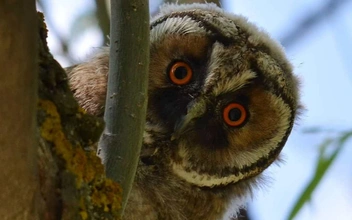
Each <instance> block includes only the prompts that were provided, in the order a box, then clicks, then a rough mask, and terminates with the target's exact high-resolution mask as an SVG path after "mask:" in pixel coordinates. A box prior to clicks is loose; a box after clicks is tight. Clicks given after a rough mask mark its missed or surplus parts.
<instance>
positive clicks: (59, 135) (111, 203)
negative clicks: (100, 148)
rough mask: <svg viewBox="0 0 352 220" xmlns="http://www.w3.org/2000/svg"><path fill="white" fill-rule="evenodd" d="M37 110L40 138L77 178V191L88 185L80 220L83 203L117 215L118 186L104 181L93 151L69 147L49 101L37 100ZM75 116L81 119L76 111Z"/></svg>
mask: <svg viewBox="0 0 352 220" xmlns="http://www.w3.org/2000/svg"><path fill="white" fill-rule="evenodd" d="M38 108H39V109H40V110H42V111H43V112H44V113H45V118H44V121H43V122H42V124H41V125H40V135H41V136H42V137H43V138H44V139H45V140H46V141H48V142H50V143H52V144H53V147H54V148H53V149H54V151H55V152H56V154H57V155H58V156H59V157H60V158H61V159H63V161H64V164H65V166H66V169H67V170H68V171H70V172H71V173H73V174H74V176H75V177H76V188H77V189H78V190H79V189H80V188H81V187H82V186H88V189H89V191H90V195H89V197H90V198H81V199H80V209H81V212H80V213H79V214H80V216H81V218H82V219H87V218H88V213H87V212H86V201H90V202H91V205H93V206H96V207H98V208H102V209H103V210H104V211H105V212H112V213H115V212H116V213H117V211H118V210H119V209H120V206H121V192H122V190H121V187H120V186H119V185H118V184H117V183H115V182H113V181H112V180H110V179H107V178H105V174H104V167H103V165H102V163H101V161H100V158H98V157H97V156H96V155H95V152H93V151H88V152H87V151H84V150H83V148H82V147H81V146H79V145H77V146H72V144H71V142H70V141H69V140H68V139H67V137H66V135H65V133H64V132H63V127H62V124H61V119H60V114H59V113H58V111H57V108H56V106H55V104H54V103H53V102H52V101H50V100H39V102H38ZM78 112H79V113H78V114H77V115H76V117H78V118H81V115H80V114H84V112H80V111H79V110H78Z"/></svg>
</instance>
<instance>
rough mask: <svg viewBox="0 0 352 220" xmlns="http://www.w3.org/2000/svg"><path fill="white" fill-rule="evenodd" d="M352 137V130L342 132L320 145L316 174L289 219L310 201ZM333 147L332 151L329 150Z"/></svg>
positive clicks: (314, 130) (313, 130)
mask: <svg viewBox="0 0 352 220" xmlns="http://www.w3.org/2000/svg"><path fill="white" fill-rule="evenodd" d="M308 132H314V133H319V132H322V129H312V130H309V131H308ZM351 137H352V131H346V132H341V133H340V134H339V135H338V137H335V138H326V139H325V140H324V141H323V142H322V143H321V144H320V146H319V157H318V161H317V164H316V167H315V172H314V175H313V176H312V178H311V180H310V181H309V182H308V183H307V185H306V186H305V187H304V190H303V192H302V193H301V195H299V196H298V199H297V201H296V202H295V204H294V207H293V208H292V210H291V211H290V213H289V216H288V218H287V219H289V220H292V219H294V217H296V216H297V214H298V213H299V211H300V210H301V209H302V208H303V206H304V205H305V204H307V203H308V202H310V200H311V197H312V194H313V193H314V191H315V190H316V189H317V187H318V185H319V183H320V182H321V180H322V179H323V177H324V176H325V174H326V173H327V171H328V169H329V168H330V167H331V165H332V164H333V162H334V161H335V160H336V158H337V156H338V155H339V154H340V153H341V152H342V149H343V148H344V147H345V146H346V145H347V144H346V142H347V141H348V140H349V138H351ZM329 148H333V149H332V152H330V153H329V150H330V151H331V149H329Z"/></svg>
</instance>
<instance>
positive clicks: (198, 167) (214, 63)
mask: <svg viewBox="0 0 352 220" xmlns="http://www.w3.org/2000/svg"><path fill="white" fill-rule="evenodd" d="M150 39H151V40H150V73H149V89H148V98H149V100H148V110H147V123H146V129H145V134H144V141H143V146H142V153H141V157H140V162H139V166H138V169H137V174H136V179H135V183H134V186H133V189H132V192H131V195H130V198H129V201H128V204H127V207H126V210H125V217H124V218H125V219H131V220H134V219H136V220H139V219H146V220H148V219H150V220H155V219H172V220H183V219H190V220H198V219H199V220H201V219H202V220H207V219H208V220H213V219H214V220H215V219H228V218H230V217H232V216H234V215H236V213H237V212H238V210H239V208H241V207H242V206H243V205H244V204H245V201H246V198H247V197H248V196H249V195H250V194H251V192H252V188H253V187H254V186H256V184H257V182H258V178H259V177H258V175H259V176H260V174H261V173H262V171H263V170H264V169H266V168H267V167H268V166H269V165H270V164H271V163H272V162H273V161H275V160H276V159H277V157H278V155H279V153H280V151H281V149H282V147H283V146H284V144H285V142H286V140H287V138H288V136H289V134H290V132H291V129H292V126H293V124H294V120H295V117H296V114H297V109H299V101H298V89H297V80H296V78H295V77H294V75H293V74H292V69H291V66H290V64H289V62H288V61H287V60H286V58H285V56H284V53H283V52H282V50H281V48H280V46H278V44H276V43H275V42H274V41H273V40H271V39H270V38H269V36H268V35H267V34H265V33H263V32H262V31H259V30H258V29H257V28H256V27H255V26H254V25H252V24H250V23H248V22H247V20H246V19H244V18H242V17H239V16H235V15H231V14H228V13H225V12H223V11H222V10H221V9H219V8H217V7H216V6H215V5H212V4H192V5H180V6H178V5H168V6H165V7H163V8H162V9H161V13H160V14H159V15H158V16H157V17H156V18H154V19H153V20H152V22H151V25H150ZM108 62H109V60H108V51H107V50H102V52H101V53H100V54H98V55H97V56H95V57H94V58H93V59H92V60H90V61H89V62H86V63H83V64H80V65H78V66H76V67H74V68H73V69H71V70H69V71H68V72H69V78H70V84H71V88H72V90H73V92H74V95H75V97H76V98H77V100H78V101H79V103H80V104H81V106H82V107H83V108H85V109H86V110H87V111H88V112H89V113H92V114H95V115H100V116H102V114H103V107H104V103H105V96H106V82H107V72H108Z"/></svg>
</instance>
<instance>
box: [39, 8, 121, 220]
mask: <svg viewBox="0 0 352 220" xmlns="http://www.w3.org/2000/svg"><path fill="white" fill-rule="evenodd" d="M39 18H40V22H39V35H38V36H39V39H38V41H39V51H38V52H39V56H38V57H39V61H38V65H39V69H38V72H39V84H38V85H39V86H38V97H39V100H38V110H37V126H38V127H37V134H38V135H37V136H38V137H39V149H38V154H39V156H38V160H37V165H38V179H39V183H40V198H38V199H37V202H38V204H39V207H40V208H39V209H38V212H39V218H38V219H46V220H49V219H50V220H51V219H64V220H65V219H67V220H71V219H117V218H118V213H119V210H120V207H121V188H120V186H119V185H118V184H117V183H115V182H113V181H112V180H110V179H107V178H105V175H104V167H103V165H102V163H101V161H100V159H99V158H98V157H97V156H96V145H97V141H98V139H99V137H100V134H101V132H102V130H103V127H104V124H103V121H102V120H101V119H99V118H96V117H93V116H91V115H88V114H87V113H86V112H85V111H84V110H83V109H81V108H80V107H79V106H78V104H77V102H76V100H75V99H74V98H73V95H72V92H71V91H70V88H69V86H68V83H67V76H66V73H65V72H64V70H63V69H62V68H61V66H60V65H59V64H58V63H57V62H56V60H54V58H53V57H52V56H51V54H50V53H49V49H48V47H47V42H46V38H47V30H46V26H45V24H44V23H43V18H42V15H41V14H40V15H39Z"/></svg>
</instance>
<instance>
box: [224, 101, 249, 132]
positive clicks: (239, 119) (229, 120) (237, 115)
mask: <svg viewBox="0 0 352 220" xmlns="http://www.w3.org/2000/svg"><path fill="white" fill-rule="evenodd" d="M223 118H224V121H225V123H226V124H227V125H229V126H232V127H236V126H240V125H242V124H243V123H244V122H245V121H246V119H247V111H246V109H245V108H244V107H243V105H241V104H239V103H230V104H228V105H227V106H226V107H225V108H224V111H223Z"/></svg>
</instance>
